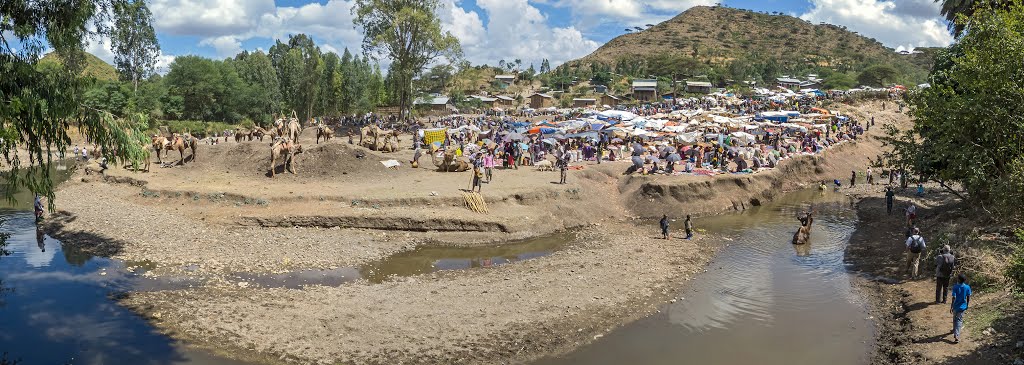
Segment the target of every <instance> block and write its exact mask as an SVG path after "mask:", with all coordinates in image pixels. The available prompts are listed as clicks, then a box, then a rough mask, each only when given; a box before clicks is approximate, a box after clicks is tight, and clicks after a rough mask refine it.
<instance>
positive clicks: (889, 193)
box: [885, 186, 896, 215]
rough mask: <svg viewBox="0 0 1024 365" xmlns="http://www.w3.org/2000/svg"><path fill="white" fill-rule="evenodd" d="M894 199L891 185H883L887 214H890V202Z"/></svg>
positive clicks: (894, 193)
mask: <svg viewBox="0 0 1024 365" xmlns="http://www.w3.org/2000/svg"><path fill="white" fill-rule="evenodd" d="M895 200H896V192H895V191H893V190H892V186H886V187H885V211H886V213H887V214H889V215H892V204H893V202H895Z"/></svg>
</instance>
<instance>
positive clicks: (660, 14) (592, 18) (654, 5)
mask: <svg viewBox="0 0 1024 365" xmlns="http://www.w3.org/2000/svg"><path fill="white" fill-rule="evenodd" d="M717 2H720V0H554V1H553V2H551V5H554V6H557V7H564V8H568V9H570V10H571V11H572V14H573V16H575V17H576V18H577V19H576V24H577V26H578V27H580V28H583V29H589V28H592V27H597V26H600V25H604V24H617V25H630V26H635V25H646V24H657V23H660V22H663V21H665V20H667V19H669V18H672V17H674V16H676V15H678V14H679V13H681V12H683V11H685V10H687V9H689V8H692V7H694V6H698V5H707V6H710V5H715V3H717Z"/></svg>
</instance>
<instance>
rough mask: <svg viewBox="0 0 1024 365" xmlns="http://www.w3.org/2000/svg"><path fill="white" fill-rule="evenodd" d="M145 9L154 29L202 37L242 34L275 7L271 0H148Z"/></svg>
mask: <svg viewBox="0 0 1024 365" xmlns="http://www.w3.org/2000/svg"><path fill="white" fill-rule="evenodd" d="M149 8H150V10H152V12H153V20H154V24H153V25H154V27H155V28H156V30H157V31H158V32H166V33H170V34H175V35H196V36H202V37H216V36H224V35H234V34H240V33H244V32H246V31H249V30H251V29H253V27H255V25H256V22H257V21H258V20H259V19H260V16H261V15H262V14H266V13H269V12H273V11H274V9H275V7H274V1H273V0H152V2H150V4H149Z"/></svg>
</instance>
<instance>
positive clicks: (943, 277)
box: [935, 245, 956, 304]
mask: <svg viewBox="0 0 1024 365" xmlns="http://www.w3.org/2000/svg"><path fill="white" fill-rule="evenodd" d="M951 251H952V250H950V248H949V245H946V246H944V247H942V251H941V253H940V254H939V255H938V256H935V304H938V303H945V302H946V296H947V295H948V292H949V277H950V276H952V275H953V265H955V264H956V257H955V256H953V253H952V252H951Z"/></svg>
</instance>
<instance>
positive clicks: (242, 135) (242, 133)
mask: <svg viewBox="0 0 1024 365" xmlns="http://www.w3.org/2000/svg"><path fill="white" fill-rule="evenodd" d="M246 138H248V139H249V140H250V141H251V140H252V131H250V130H248V129H243V128H235V142H236V143H240V142H242V141H244V140H245V139H246Z"/></svg>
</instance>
